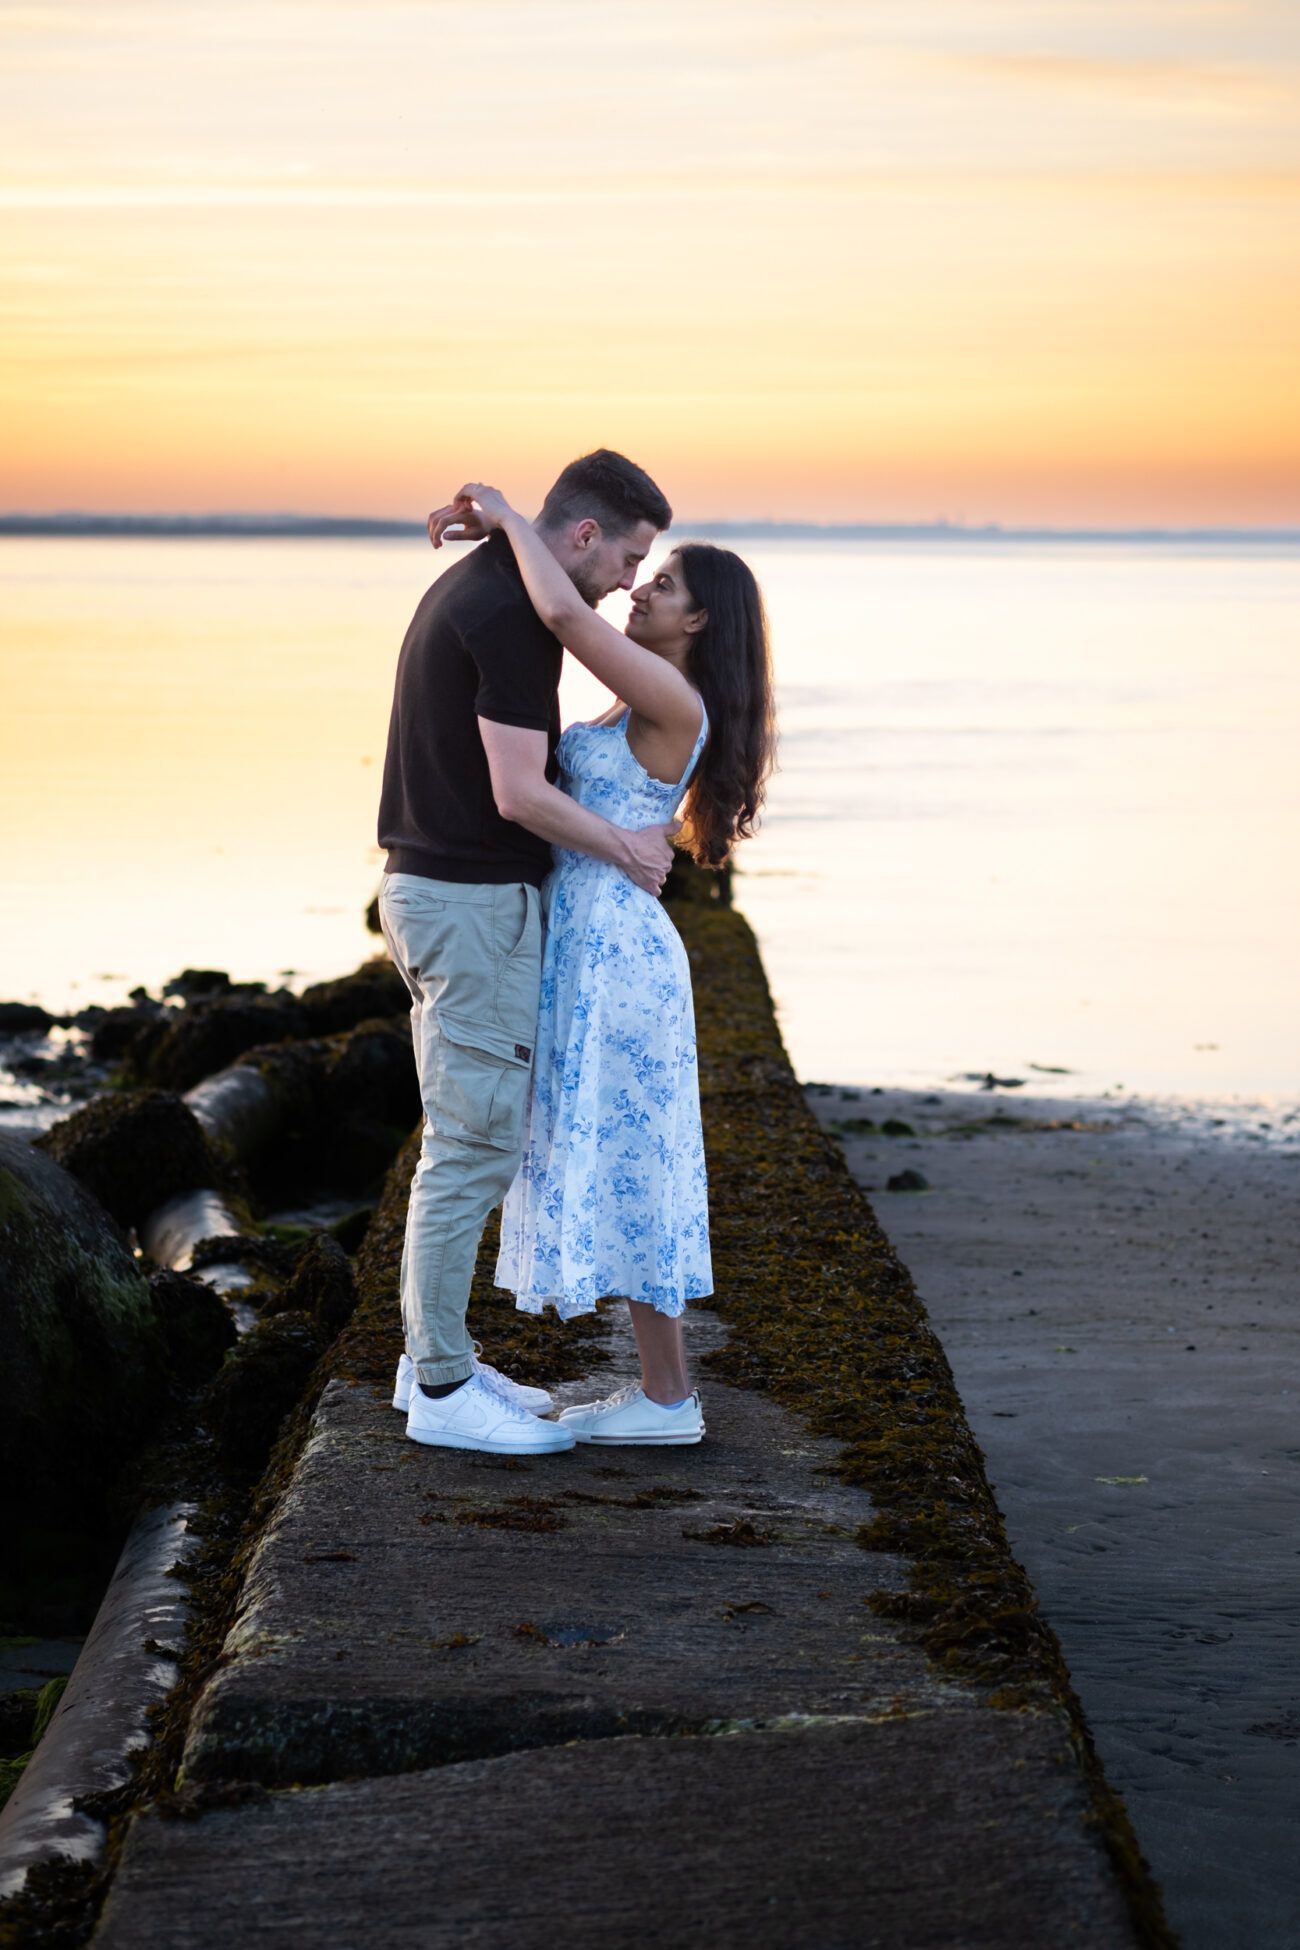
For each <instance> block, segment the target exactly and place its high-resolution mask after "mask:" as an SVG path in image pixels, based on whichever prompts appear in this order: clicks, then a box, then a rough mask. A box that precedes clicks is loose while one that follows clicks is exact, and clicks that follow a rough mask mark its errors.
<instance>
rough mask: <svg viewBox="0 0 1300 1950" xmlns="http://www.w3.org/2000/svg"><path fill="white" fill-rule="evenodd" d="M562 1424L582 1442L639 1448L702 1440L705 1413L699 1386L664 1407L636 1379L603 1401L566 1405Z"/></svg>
mask: <svg viewBox="0 0 1300 1950" xmlns="http://www.w3.org/2000/svg"><path fill="white" fill-rule="evenodd" d="M558 1427H560V1428H562V1429H571V1430H572V1431H573V1434H574V1435H575V1436H576V1438H577V1440H578V1441H579V1442H598V1443H602V1444H605V1443H607V1444H608V1445H609V1446H610V1447H611V1448H613V1447H622V1446H626V1447H639V1446H640V1445H641V1444H643V1443H644V1444H651V1443H653V1444H655V1445H658V1444H661V1443H685V1442H698V1441H699V1439H700V1437H701V1436H702V1435H703V1434H704V1415H703V1412H702V1410H701V1408H700V1396H699V1390H698V1389H697V1390H696V1391H695V1392H694V1393H693V1394H691V1395H688V1396H687V1398H686V1400H685V1401H684V1402H682V1403H681V1404H680V1406H679V1407H677V1408H661V1407H660V1406H659V1403H658V1402H652V1401H651V1400H650V1398H649V1396H648V1395H647V1394H646V1393H645V1391H644V1389H643V1388H642V1387H641V1384H640V1382H635V1381H634V1382H632V1383H630V1384H629V1386H628V1387H626V1388H620V1389H619V1391H618V1393H617V1394H616V1395H609V1396H607V1397H606V1399H605V1400H604V1401H603V1402H587V1403H586V1404H585V1405H584V1406H583V1407H582V1408H566V1409H565V1411H564V1413H563V1414H562V1415H561V1416H560V1417H559V1421H558Z"/></svg>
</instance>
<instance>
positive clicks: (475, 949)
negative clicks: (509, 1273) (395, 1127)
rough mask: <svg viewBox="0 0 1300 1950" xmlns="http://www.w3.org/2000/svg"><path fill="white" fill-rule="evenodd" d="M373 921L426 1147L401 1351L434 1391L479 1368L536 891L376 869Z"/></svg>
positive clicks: (531, 1033) (525, 1075)
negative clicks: (405, 1014)
mask: <svg viewBox="0 0 1300 1950" xmlns="http://www.w3.org/2000/svg"><path fill="white" fill-rule="evenodd" d="M379 920H380V925H381V926H382V928H383V932H384V940H385V941H386V942H387V944H388V952H389V954H390V955H391V956H392V958H393V961H394V963H395V964H396V966H397V968H398V969H399V971H400V973H401V975H402V979H403V981H404V982H405V983H406V986H407V988H408V989H409V990H410V991H411V1024H412V1028H413V1030H414V1033H415V1061H416V1067H417V1069H418V1071H419V1076H420V1096H421V1099H422V1100H423V1103H424V1143H423V1146H422V1148H421V1151H420V1162H419V1164H418V1165H417V1167H416V1171H415V1178H414V1180H413V1181H412V1185H411V1203H410V1207H409V1210H408V1212H407V1219H406V1243H405V1246H404V1248H403V1251H402V1325H403V1327H404V1328H405V1330H406V1351H407V1353H408V1354H409V1355H410V1357H411V1359H412V1361H414V1363H415V1367H416V1372H417V1373H418V1375H419V1377H420V1380H421V1381H423V1382H426V1383H427V1384H429V1385H430V1386H434V1385H437V1384H438V1383H440V1382H449V1381H463V1380H465V1379H466V1377H467V1376H469V1375H471V1374H472V1373H473V1371H474V1346H473V1343H472V1341H471V1340H470V1338H469V1335H468V1334H467V1332H466V1330H465V1309H466V1307H467V1305H468V1303H469V1289H470V1281H471V1280H472V1279H473V1276H474V1260H475V1257H476V1255H477V1252H478V1243H479V1238H480V1236H481V1234H482V1231H483V1222H484V1220H485V1219H486V1218H487V1215H488V1213H489V1212H490V1211H491V1210H492V1208H493V1206H494V1205H498V1204H499V1203H500V1202H501V1200H502V1199H503V1198H504V1196H505V1194H506V1191H507V1189H508V1187H509V1185H510V1181H511V1180H512V1179H513V1177H514V1175H515V1172H516V1170H517V1169H518V1166H519V1159H520V1155H521V1153H522V1151H523V1142H524V1115H525V1111H526V1109H527V1104H528V1080H529V1076H530V1073H531V1070H532V1061H533V1043H534V1040H535V1038H536V1034H537V992H538V987H539V984H540V981H541V968H542V920H541V901H540V898H539V896H538V892H537V889H536V888H535V887H526V886H523V885H521V884H520V883H519V882H514V883H512V884H510V885H508V886H504V887H493V886H487V885H483V884H478V883H476V884H474V885H472V886H461V885H459V884H458V883H456V882H453V881H449V880H425V879H424V878H423V877H422V876H421V875H417V874H407V873H393V874H385V875H384V881H383V886H382V889H381V891H380V895H379Z"/></svg>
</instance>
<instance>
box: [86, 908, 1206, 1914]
mask: <svg viewBox="0 0 1300 1950" xmlns="http://www.w3.org/2000/svg"><path fill="white" fill-rule="evenodd" d="M672 911H673V913H674V918H675V919H676V920H677V922H678V925H679V927H680V928H681V930H682V933H683V936H684V938H685V940H686V943H687V946H688V950H689V952H690V954H691V958H692V964H693V968H694V973H695V982H696V996H697V1015H698V1020H699V1029H700V1051H701V1084H702V1101H703V1105H704V1111H705V1120H706V1144H707V1147H708V1153H709V1164H710V1184H711V1205H712V1215H713V1229H714V1242H715V1270H716V1272H717V1276H718V1292H717V1294H716V1296H715V1298H714V1300H713V1302H712V1303H711V1304H710V1305H709V1306H708V1307H699V1308H693V1309H692V1311H691V1316H690V1320H689V1322H688V1328H687V1339H688V1346H689V1348H690V1351H691V1356H692V1359H693V1361H694V1362H695V1363H696V1364H697V1366H698V1368H699V1371H700V1381H701V1386H702V1389H703V1393H704V1399H705V1406H706V1414H707V1419H708V1437H707V1439H706V1441H705V1442H704V1443H703V1444H702V1445H701V1446H700V1447H699V1448H687V1449H676V1450H669V1451H665V1452H663V1453H655V1452H653V1451H644V1450H618V1451H610V1450H596V1449H591V1448H581V1447H580V1448H579V1449H578V1450H576V1451H575V1452H573V1453H571V1454H568V1455H561V1456H555V1457H534V1458H527V1459H524V1458H519V1459H509V1460H506V1459H500V1458H494V1457H487V1456H477V1455H469V1454H462V1453H459V1452H455V1451H446V1450H426V1449H422V1448H419V1447H417V1446H416V1445H414V1444H411V1443H408V1442H407V1441H406V1439H405V1436H404V1427H403V1419H402V1417H401V1416H400V1415H398V1414H396V1413H394V1411H393V1410H392V1408H391V1407H390V1405H389V1399H388V1397H389V1391H390V1389H391V1383H392V1373H393V1369H394V1367H395V1364H396V1359H397V1355H398V1352H399V1350H400V1342H399V1326H398V1318H397V1310H396V1278H397V1267H398V1263H399V1259H400V1248H401V1230H402V1221H403V1218H404V1213H405V1203H406V1191H407V1186H408V1184H409V1179H410V1172H411V1168H412V1163H413V1158H414V1150H413V1148H412V1147H411V1146H408V1147H407V1150H406V1152H405V1153H404V1154H403V1157H402V1158H401V1159H399V1161H398V1163H397V1165H396V1166H395V1167H394V1170H393V1172H392V1174H391V1175H390V1179H389V1183H388V1188H387V1191H386V1194H385V1198H384V1202H383V1204H382V1205H381V1207H380V1210H379V1212H378V1214H377V1216H376V1219H375V1221H374V1222H373V1224H372V1226H371V1228H370V1232H369V1234H368V1236H367V1239H366V1242H365V1244H364V1246H363V1248H362V1250H361V1253H360V1255H359V1257H358V1262H357V1281H358V1287H359V1289H360V1294H361V1298H360V1302H359V1305H358V1308H357V1312H356V1314H355V1315H354V1317H353V1321H352V1324H351V1325H350V1327H348V1328H347V1329H345V1331H344V1332H343V1334H342V1335H341V1336H340V1337H339V1339H338V1340H337V1341H336V1343H335V1344H334V1347H333V1348H332V1350H331V1352H330V1355H329V1357H328V1360H327V1362H326V1364H324V1367H323V1370H322V1372H321V1373H320V1375H319V1377H318V1386H317V1389H316V1391H315V1399H314V1401H312V1402H309V1403H308V1404H307V1405H306V1406H305V1408H304V1410H303V1411H301V1412H300V1414H299V1416H298V1418H297V1421H296V1423H295V1424H294V1425H293V1428H292V1429H291V1430H290V1433H289V1435H288V1436H287V1437H286V1440H285V1441H284V1442H283V1443H282V1445H281V1449H280V1452H279V1453H278V1455H277V1456H276V1458H275V1459H274V1460H273V1464H272V1470H271V1473H270V1475H269V1477H268V1480H267V1483H266V1484H265V1485H264V1487H263V1497H262V1505H261V1515H260V1518H259V1527H258V1529H257V1532H256V1534H255V1535H251V1536H250V1537H249V1538H248V1539H247V1540H246V1545H245V1549H244V1551H243V1553H242V1555H241V1556H240V1557H239V1558H238V1559H237V1560H236V1561H237V1565H238V1575H237V1577H236V1578H234V1579H233V1581H229V1580H228V1581H227V1588H226V1589H225V1595H224V1598H222V1599H221V1600H220V1602H221V1603H222V1604H224V1606H225V1610H224V1612H223V1613H222V1614H221V1618H220V1625H221V1630H220V1631H219V1632H216V1633H215V1635H214V1627H213V1616H209V1618H208V1620H207V1623H206V1626H203V1625H202V1623H200V1627H199V1628H198V1629H196V1638H195V1650H194V1652H193V1654H192V1658H191V1663H190V1668H189V1671H188V1674H187V1678H186V1681H185V1686H184V1690H183V1692H182V1694H179V1695H178V1699H183V1701H184V1709H185V1710H184V1725H183V1727H181V1728H180V1729H179V1731H178V1732H177V1733H176V1740H177V1751H178V1752H179V1754H180V1766H179V1770H178V1771H177V1772H176V1773H175V1774H174V1776H173V1777H172V1778H171V1779H170V1781H168V1782H166V1783H165V1784H163V1785H162V1786H161V1790H159V1786H158V1784H157V1783H156V1782H155V1786H154V1789H153V1791H152V1793H151V1798H149V1799H147V1800H142V1802H141V1803H140V1804H139V1805H138V1806H137V1807H136V1808H135V1809H134V1810H133V1811H132V1812H131V1813H130V1814H129V1815H127V1816H126V1817H125V1818H123V1819H121V1820H119V1822H118V1823H117V1825H116V1827H115V1830H114V1832H113V1835H112V1838H111V1845H110V1860H109V1867H108V1871H107V1874H106V1877H105V1882H106V1900H105V1901H104V1903H103V1908H102V1912H101V1915H100V1920H99V1923H98V1927H97V1930H96V1933H95V1935H94V1938H93V1941H94V1943H95V1944H96V1945H97V1946H103V1950H128V1946H130V1947H132V1950H133V1947H134V1946H136V1945H138V1944H140V1943H145V1942H148V1943H149V1944H151V1945H152V1946H156V1947H157V1950H182V1947H184V1950H200V1947H202V1950H208V1947H210V1950H218V1947H219V1946H225V1945H227V1944H229V1945H234V1944H240V1945H245V1944H248V1943H267V1944H274V1945H276V1946H296V1945H303V1946H307V1945H316V1944H320V1943H324V1942H329V1943H331V1944H339V1945H352V1944H357V1945H361V1944H362V1943H364V1944H365V1945H367V1946H368V1950H385V1947H386V1946H389V1945H392V1946H404V1945H407V1944H410V1945H415V1944H419V1945H421V1946H441V1945H448V1946H450V1945H452V1944H456V1945H463V1944H475V1945H483V1946H496V1945H501V1946H503V1950H504V1946H510V1950H531V1946H534V1945H536V1946H538V1950H540V1946H541V1945H543V1944H544V1943H545V1944H546V1945H548V1946H549V1945H550V1944H551V1943H552V1942H553V1941H554V1940H555V1939H556V1937H557V1935H559V1936H561V1937H562V1938H563V1939H564V1940H565V1941H566V1942H567V1943H569V1944H573V1945H576V1946H582V1947H583V1950H586V1947H587V1946H591V1950H595V1946H596V1945H601V1946H608V1945H611V1944H613V1945H622V1944H626V1945H639V1944H641V1943H644V1942H655V1943H662V1944H665V1945H669V1946H675V1945H679V1944H680V1945H682V1946H686V1945H688V1944H689V1945H696V1944H699V1943H709V1944H719V1945H733V1944H734V1945H736V1946H740V1945H741V1944H744V1945H746V1946H753V1945H764V1946H771V1947H772V1950H778V1947H780V1950H785V1947H787V1946H789V1947H791V1950H793V1946H803V1945H808V1944H816V1945H846V1946H847V1945H854V1946H857V1945H863V1946H872V1945H879V1946H882V1947H883V1946H890V1947H891V1950H892V1947H893V1946H909V1950H910V1947H911V1946H916V1947H917V1950H920V1947H921V1946H935V1950H938V1947H939V1946H952V1950H957V1946H966V1945H975V1944H978V1945H980V1946H989V1947H992V1946H1004V1945H1005V1946H1007V1950H1011V1946H1016V1950H1021V1947H1022V1946H1024V1945H1026V1944H1036V1945H1037V1944H1042V1945H1056V1944H1062V1945H1064V1944H1071V1945H1079V1946H1087V1947H1088V1950H1093V1947H1094V1946H1095V1950H1120V1947H1121V1946H1124V1947H1125V1950H1127V1947H1128V1946H1157V1945H1170V1944H1172V1943H1173V1938H1172V1937H1171V1936H1170V1934H1169V1933H1168V1930H1167V1927H1166V1925H1165V1923H1164V1921H1163V1917H1162V1914H1161V1909H1160V1902H1159V1896H1158V1893H1157V1891H1156V1890H1155V1888H1154V1886H1153V1884H1152V1883H1151V1880H1150V1877H1149V1875H1148V1874H1147V1872H1146V1870H1145V1865H1144V1864H1143V1863H1142V1861H1141V1858H1140V1856H1139V1854H1138V1852H1137V1849H1136V1845H1135V1843H1134V1841H1133V1837H1132V1834H1131V1831H1130V1830H1129V1828H1128V1824H1127V1821H1126V1818H1125V1816H1124V1812H1123V1809H1122V1806H1121V1805H1120V1804H1119V1803H1118V1801H1117V1800H1116V1798H1115V1797H1114V1796H1113V1794H1112V1793H1111V1792H1110V1790H1109V1788H1108V1787H1107V1784H1106V1782H1105V1779H1104V1777H1103V1775H1102V1773H1101V1770H1100V1767H1099V1766H1098V1764H1097V1762H1096V1759H1095V1756H1094V1754H1093V1752H1092V1749H1091V1743H1090V1740H1089V1737H1088V1733H1087V1729H1086V1726H1085V1725H1084V1724H1083V1720H1082V1716H1081V1713H1080V1711H1079V1708H1078V1705H1077V1702H1076V1701H1075V1700H1074V1698H1073V1695H1072V1693H1071V1690H1070V1687H1069V1681H1068V1675H1067V1674H1066V1672H1065V1669H1064V1666H1063V1664H1062V1661H1061V1658H1060V1653H1059V1648H1058V1647H1057V1646H1056V1644H1055V1641H1054V1639H1053V1638H1052V1635H1051V1633H1050V1631H1049V1630H1048V1629H1047V1628H1046V1626H1045V1625H1044V1624H1043V1623H1042V1621H1041V1619H1040V1618H1039V1617H1038V1615H1037V1611H1036V1605H1035V1601H1034V1597H1033V1593H1032V1591H1031V1590H1030V1588H1029V1586H1028V1583H1027V1581H1026V1579H1025V1577H1024V1574H1023V1572H1022V1571H1021V1570H1020V1568H1019V1566H1018V1565H1016V1563H1015V1561H1014V1559H1013V1558H1012V1557H1011V1554H1010V1552H1009V1550H1008V1547H1007V1544H1006V1539H1005V1535H1004V1533H1003V1530H1002V1525H1001V1519H1000V1516H999V1514H998V1511H997V1507H996V1504H995V1502H994V1500H993V1497H992V1494H991V1492H990V1490H989V1487H988V1484H987V1481H986V1480H985V1477H984V1472H983V1465H982V1460H981V1458H980V1454H979V1451H978V1448H977V1447H976V1445H975V1443H974V1440H973V1438H972V1436H971V1434H970V1431H969V1429H968V1427H967V1426H966V1423H965V1419H964V1416H963V1414H962V1410H961V1404H960V1402H959V1400H958V1398H957V1395H956V1392H955V1390H954V1388H953V1385H952V1377H951V1374H950V1372H949V1370H948V1366H947V1362H946V1360H945V1358H944V1355H943V1351H942V1349H941V1347H940V1346H939V1344H938V1342H937V1341H936V1340H935V1338H934V1335H933V1333H932V1332H931V1330H930V1328H929V1325H928V1323H927V1321H926V1319H925V1315H924V1312H923V1310H922V1308H921V1307H920V1304H919V1302H918V1301H917V1299H916V1296H915V1293H914V1290H913V1288H912V1285H911V1281H910V1279H909V1277H908V1275H907V1272H906V1270H905V1269H904V1268H903V1267H902V1266H901V1265H900V1263H899V1262H898V1260H897V1258H896V1257H895V1255H894V1254H893V1252H892V1250H891V1248H890V1246H889V1244H888V1241H887V1240H886V1239H885V1238H884V1236H883V1234H882V1233H881V1232H880V1230H879V1228H878V1226H877V1225H876V1222H875V1219H874V1216H873V1214H872V1212H871V1209H870V1207H869V1205H868V1204H867V1202H866V1200H865V1198H864V1196H863V1194H862V1193H861V1191H860V1190H859V1189H858V1187H857V1186H856V1185H855V1183H854V1182H853V1180H852V1178H851V1177H850V1175H849V1173H848V1171H847V1169H846V1167H845V1164H844V1160H843V1156H842V1154H841V1153H840V1151H839V1150H838V1148H837V1147H836V1145H835V1144H834V1143H833V1142H832V1141H831V1140H830V1139H829V1138H828V1137H827V1136H826V1135H825V1134H824V1133H823V1132H822V1131H821V1130H820V1128H819V1126H818V1124H817V1122H816V1119H815V1118H814V1117H813V1116H812V1114H811V1112H810V1111H809V1109H808V1106H807V1104H806V1103H805V1101H804V1098H803V1094H802V1092H801V1091H800V1089H799V1087H798V1085H797V1083H796V1081H795V1079H794V1077H793V1075H792V1073H791V1071H790V1068H789V1064H788V1062H787V1060H786V1058H785V1055H784V1051H783V1050H782V1048H781V1044H780V1038H779V1035H778V1032H777V1030H776V1025H775V1020H774V1017H773V1014H772V1009H771V1004H770V999H769V997H768V994H767V989H766V984H765V981H764V978H763V974H762V968H761V964H760V963H759V960H758V956H757V951H756V948H755V946H754V943H753V939H752V936H751V935H750V933H749V930H748V928H747V926H746V925H745V923H744V921H743V920H742V919H741V918H740V917H739V916H738V915H736V914H734V913H733V912H730V911H728V910H726V909H725V908H723V907H721V906H720V905H719V904H717V903H716V902H710V901H708V900H707V899H699V900H691V899H688V900H685V901H682V902H679V903H676V904H675V905H674V907H673V910H672ZM490 1267H491V1242H490V1241H488V1242H486V1244H485V1249H484V1252H483V1254H482V1255H481V1258H480V1270H479V1277H478V1281H477V1283H476V1292H475V1302H474V1308H473V1311H472V1315H471V1320H472V1324H473V1325H474V1327H475V1330H476V1331H477V1332H479V1333H480V1334H481V1335H482V1336H483V1338H484V1339H485V1341H486V1343H487V1346H486V1352H487V1354H488V1357H489V1358H492V1359H496V1360H498V1361H499V1362H500V1364H501V1365H503V1366H506V1367H508V1368H511V1369H513V1370H516V1371H521V1370H522V1368H523V1366H524V1364H525V1363H526V1362H527V1361H528V1359H529V1357H530V1355H531V1354H532V1353H534V1352H535V1351H536V1350H537V1349H539V1348H540V1347H541V1346H542V1345H543V1342H542V1340H541V1339H539V1338H538V1336H546V1335H549V1336H552V1337H555V1339H556V1342H557V1344H558V1345H562V1346H564V1347H565V1348H567V1353H566V1355H565V1356H564V1359H565V1360H566V1361H567V1364H568V1365H567V1369H565V1370H564V1372H567V1374H568V1375H569V1376H570V1378H569V1379H567V1380H565V1381H563V1382H561V1383H560V1384H559V1385H557V1386H556V1387H555V1388H554V1390H553V1392H554V1393H555V1394H556V1395H557V1397H558V1398H559V1399H560V1401H562V1402H571V1401H580V1400H584V1399H590V1398H591V1397H592V1395H593V1394H595V1393H597V1392H599V1393H605V1392H608V1391H609V1389H610V1388H612V1387H614V1386H617V1385H618V1383H619V1382H620V1381H621V1380H622V1379H624V1378H625V1377H627V1376H629V1375H631V1374H632V1373H634V1372H635V1353H634V1349H633V1347H632V1344H631V1338H630V1334H629V1333H628V1331H627V1329H626V1328H625V1327H624V1326H623V1324H622V1318H621V1316H622V1313H623V1309H622V1308H621V1306H614V1307H611V1308H610V1309H609V1310H608V1315H607V1324H606V1325H604V1326H601V1325H600V1324H599V1323H598V1324H597V1325H596V1327H595V1328H594V1329H592V1328H588V1329H587V1331H586V1332H579V1333H578V1334H577V1335H576V1336H570V1338H568V1339H565V1336H566V1330H565V1329H563V1328H560V1327H559V1326H557V1325H554V1324H549V1325H547V1324H544V1323H543V1324H540V1325H539V1323H537V1322H534V1321H530V1320H526V1319H524V1318H523V1317H520V1316H516V1315H514V1313H513V1311H512V1310H510V1309H509V1308H508V1305H507V1303H505V1301H504V1299H503V1297H502V1296H496V1297H494V1296H493V1294H492V1291H491V1286H490ZM543 1378H545V1377H543ZM208 1602H209V1603H214V1602H217V1601H216V1600H214V1599H213V1598H212V1594H211V1592H209V1596H208ZM205 1631H206V1637H205V1635H204V1634H205ZM214 1655H215V1656H214Z"/></svg>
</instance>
